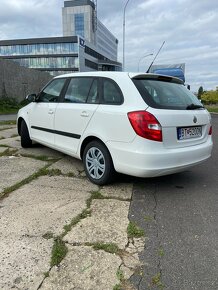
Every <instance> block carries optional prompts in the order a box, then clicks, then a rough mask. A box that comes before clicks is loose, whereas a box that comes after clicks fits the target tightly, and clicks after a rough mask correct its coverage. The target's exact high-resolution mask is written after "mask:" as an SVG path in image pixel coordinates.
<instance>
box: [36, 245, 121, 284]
mask: <svg viewBox="0 0 218 290" xmlns="http://www.w3.org/2000/svg"><path fill="white" fill-rule="evenodd" d="M68 248H69V252H68V254H67V256H66V258H65V259H64V260H63V261H62V262H61V264H60V267H58V268H57V267H55V268H53V269H52V270H51V271H50V275H49V277H48V278H46V279H45V281H44V283H43V285H42V287H41V288H40V289H41V290H69V289H76V290H93V289H95V290H102V289H104V290H112V289H113V287H114V286H115V285H116V284H119V280H118V278H117V276H116V272H117V269H118V267H119V266H120V264H121V262H122V261H121V259H120V257H118V256H116V255H114V254H109V253H106V252H104V251H101V250H100V251H95V250H93V249H92V248H91V247H86V246H82V247H71V246H68Z"/></svg>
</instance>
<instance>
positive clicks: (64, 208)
mask: <svg viewBox="0 0 218 290" xmlns="http://www.w3.org/2000/svg"><path fill="white" fill-rule="evenodd" d="M34 161H37V160H34ZM96 189H97V186H96V185H94V184H92V183H90V182H88V181H87V180H85V179H82V180H81V179H76V178H69V177H63V176H57V177H54V176H52V177H49V176H42V177H40V178H38V179H36V180H34V181H32V182H31V183H29V184H26V185H25V186H23V187H21V188H20V189H18V190H16V191H14V192H13V193H11V194H10V195H9V196H8V197H7V198H5V199H3V200H2V201H1V202H0V236H1V242H0V248H1V250H2V251H1V253H0V259H1V261H5V263H1V264H0V277H2V279H0V280H1V281H0V283H1V284H0V285H2V286H0V289H4V290H7V289H12V287H15V286H16V287H17V289H37V287H38V286H39V284H40V283H41V282H42V280H43V272H46V271H49V262H50V258H51V247H52V244H53V239H51V240H46V239H44V238H43V236H44V235H45V234H47V233H53V234H54V235H60V234H61V233H63V227H64V225H66V224H67V223H69V222H70V221H71V220H72V219H73V218H74V217H76V216H77V215H78V214H80V213H81V212H82V210H83V209H85V208H86V200H87V198H89V197H90V193H89V191H92V190H96ZM31 273H32V274H31ZM18 284H19V285H18ZM35 285H36V286H37V287H36V288H35ZM16 287H15V289H16Z"/></svg>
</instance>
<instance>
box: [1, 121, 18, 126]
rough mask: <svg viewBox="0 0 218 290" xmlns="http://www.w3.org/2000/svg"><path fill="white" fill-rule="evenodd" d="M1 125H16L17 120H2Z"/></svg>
mask: <svg viewBox="0 0 218 290" xmlns="http://www.w3.org/2000/svg"><path fill="white" fill-rule="evenodd" d="M0 125H16V121H15V120H11V121H0Z"/></svg>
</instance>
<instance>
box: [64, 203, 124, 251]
mask: <svg viewBox="0 0 218 290" xmlns="http://www.w3.org/2000/svg"><path fill="white" fill-rule="evenodd" d="M128 211H129V202H127V201H119V200H108V199H106V200H93V201H92V205H91V217H87V218H86V219H84V220H82V221H80V222H79V223H78V224H77V225H76V226H75V227H74V228H73V229H72V230H71V231H70V232H69V233H68V234H67V235H66V236H65V237H64V240H65V241H67V242H68V243H70V244H75V243H97V242H101V243H115V244H117V245H118V247H119V248H120V249H124V248H125V246H126V244H127V242H128V239H127V234H126V231H127V226H128V223H129V220H128Z"/></svg>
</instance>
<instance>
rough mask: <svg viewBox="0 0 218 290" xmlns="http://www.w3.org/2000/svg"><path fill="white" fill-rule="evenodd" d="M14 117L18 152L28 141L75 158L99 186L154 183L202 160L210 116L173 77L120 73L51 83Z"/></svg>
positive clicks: (75, 76)
mask: <svg viewBox="0 0 218 290" xmlns="http://www.w3.org/2000/svg"><path fill="white" fill-rule="evenodd" d="M27 98H28V100H29V101H31V103H30V104H28V105H27V106H25V107H24V108H22V109H21V110H20V111H19V113H18V118H17V127H18V133H19V135H20V136H21V145H22V147H30V146H31V145H32V141H36V142H38V143H41V144H43V145H45V146H49V147H51V148H53V149H56V150H58V151H61V152H63V153H65V154H68V155H70V156H73V157H76V158H79V159H82V161H83V164H84V167H85V171H86V174H87V176H88V178H89V179H90V180H91V181H92V182H94V183H96V184H99V185H103V184H106V183H109V182H111V181H112V179H113V177H114V175H115V172H120V173H124V174H128V175H133V176H138V177H156V176H162V175H167V174H172V173H176V172H180V171H184V170H186V169H187V168H189V167H191V166H193V165H196V164H198V163H201V162H203V161H205V160H207V159H208V158H209V157H210V155H211V150H212V146H213V144H212V138H211V134H212V126H211V117H210V114H209V113H208V111H207V110H206V109H205V108H204V107H203V105H202V104H201V102H200V101H199V100H198V99H197V98H196V97H195V96H194V95H193V94H192V93H191V92H190V91H189V90H188V89H187V88H186V87H185V86H184V84H183V82H182V81H181V80H179V79H177V78H173V77H169V76H161V75H156V74H136V73H126V72H87V73H73V74H67V75H61V76H58V77H55V78H54V79H53V80H52V81H50V82H49V83H48V84H47V85H46V86H45V87H44V88H43V90H42V91H41V92H40V93H39V94H38V95H36V94H32V95H29V96H28V97H27Z"/></svg>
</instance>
